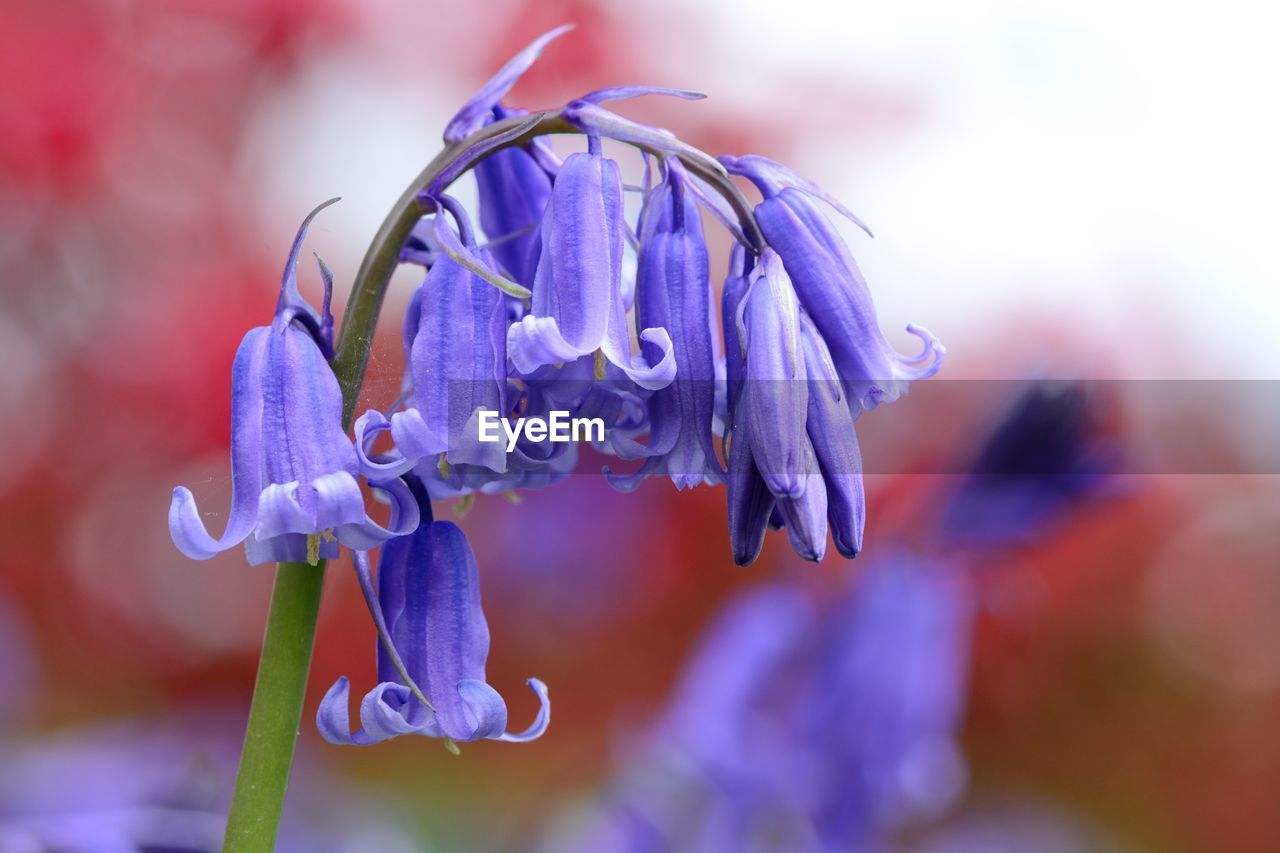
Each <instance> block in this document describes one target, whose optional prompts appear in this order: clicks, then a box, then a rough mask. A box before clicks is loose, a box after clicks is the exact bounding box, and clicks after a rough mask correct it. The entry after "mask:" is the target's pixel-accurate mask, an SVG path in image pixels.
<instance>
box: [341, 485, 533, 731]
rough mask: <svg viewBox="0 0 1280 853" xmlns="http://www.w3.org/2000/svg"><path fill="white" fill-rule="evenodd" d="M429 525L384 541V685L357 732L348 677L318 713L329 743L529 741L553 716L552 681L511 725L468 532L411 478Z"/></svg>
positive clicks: (379, 610) (365, 708)
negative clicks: (439, 515) (524, 718)
mask: <svg viewBox="0 0 1280 853" xmlns="http://www.w3.org/2000/svg"><path fill="white" fill-rule="evenodd" d="M410 482H411V488H412V489H413V492H414V495H415V497H416V498H417V500H418V502H419V504H420V514H421V516H422V518H423V523H422V524H421V525H420V526H419V527H418V529H417V530H416V531H415V532H414V533H412V534H411V535H408V536H403V537H400V538H397V539H393V540H391V541H390V542H388V543H387V544H386V545H384V546H383V547H382V555H381V559H380V560H379V566H378V578H377V583H378V594H377V597H376V601H375V602H373V604H374V605H375V608H376V612H375V622H376V623H378V624H379V628H380V634H381V635H382V636H381V637H380V639H379V645H378V653H377V660H378V681H379V683H378V685H377V686H376V687H374V688H373V689H372V690H371V691H369V693H368V694H367V695H366V696H365V697H364V700H363V701H362V702H361V703H360V723H361V728H359V729H357V730H356V731H354V732H352V731H351V726H350V722H349V717H348V704H349V692H350V686H349V682H348V680H347V678H346V677H345V676H343V677H342V678H339V679H338V681H337V682H336V683H335V684H334V685H333V687H331V688H330V689H329V692H328V693H326V694H325V697H324V699H323V700H322V701H321V703H320V708H319V711H318V712H317V714H316V725H317V727H318V728H319V730H320V734H321V735H322V736H323V737H324V738H325V740H327V741H329V742H330V743H335V744H356V745H360V746H368V745H371V744H375V743H380V742H382V741H384V740H389V739H391V738H394V737H398V736H400V735H405V734H416V735H424V736H426V737H437V738H447V739H449V740H451V741H457V742H466V741H473V740H478V739H481V738H487V739H492V740H505V741H529V740H534V739H536V738H538V737H541V735H542V733H543V732H544V731H546V728H547V725H548V723H549V722H550V719H551V704H550V700H549V699H548V698H547V688H546V685H544V684H543V683H542V682H541V681H539V680H538V679H536V678H531V679H529V682H528V683H529V687H530V688H532V690H533V692H534V693H535V694H536V695H537V697H538V700H539V702H540V703H541V709H540V710H539V712H538V715H537V718H536V719H535V720H534V722H533V724H532V725H531V726H530V727H529V728H528V729H526V730H525V731H524V732H522V733H519V734H512V733H509V732H507V731H506V728H507V705H506V702H504V701H503V699H502V697H501V696H500V695H499V694H498V692H497V691H496V690H494V689H493V688H492V687H490V686H489V684H488V683H487V682H486V681H485V663H486V661H487V659H488V657H489V625H488V623H487V622H486V621H485V618H484V611H483V610H482V609H481V607H480V575H479V572H478V571H477V568H476V560H475V556H474V555H473V554H472V552H471V546H470V545H469V544H468V543H467V539H466V536H465V535H463V533H462V531H461V530H460V529H459V528H458V526H457V525H455V524H453V523H452V522H448V521H431V520H430V519H431V508H430V500H429V498H428V496H427V494H426V491H425V489H424V487H423V486H422V484H421V483H420V482H419V481H416V480H413V479H411V480H410Z"/></svg>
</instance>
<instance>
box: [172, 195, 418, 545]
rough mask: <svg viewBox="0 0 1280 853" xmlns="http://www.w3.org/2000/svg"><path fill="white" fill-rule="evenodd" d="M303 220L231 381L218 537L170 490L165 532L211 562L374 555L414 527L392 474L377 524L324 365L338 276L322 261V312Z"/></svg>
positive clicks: (187, 500) (183, 495)
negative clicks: (227, 489) (308, 289)
mask: <svg viewBox="0 0 1280 853" xmlns="http://www.w3.org/2000/svg"><path fill="white" fill-rule="evenodd" d="M336 200H337V199H334V200H332V201H328V202H325V204H322V205H320V206H319V207H317V208H316V209H315V210H313V211H311V213H310V214H308V215H307V218H306V219H305V220H303V223H302V227H301V228H299V229H298V235H297V237H296V238H295V239H294V242H293V248H292V249H291V250H290V252H289V258H288V261H287V262H286V263H285V269H284V276H283V278H282V280H281V284H280V298H279V300H278V302H277V304H276V315H275V320H274V321H273V322H272V324H271V325H270V326H261V327H258V328H256V329H252V330H250V332H249V333H248V334H247V335H245V337H244V340H243V341H242V342H241V344H240V349H239V351H238V352H237V353H236V358H235V363H234V365H233V367H232V380H231V393H232V404H231V477H232V500H231V511H230V513H229V514H228V518H227V526H226V529H225V531H224V532H223V534H222V537H221V538H219V539H214V538H213V537H212V536H210V535H209V533H208V531H207V530H206V529H205V526H204V523H203V522H202V521H201V520H200V513H199V510H198V509H197V508H196V503H195V497H194V496H193V495H192V494H191V492H190V490H188V489H187V488H186V487H185V486H178V487H176V488H175V489H174V490H173V501H172V503H171V504H170V507H169V531H170V533H171V535H172V536H173V541H174V543H175V544H176V545H177V546H178V549H179V550H180V551H182V553H183V554H185V555H187V556H188V557H190V558H192V559H195V560H206V559H209V558H210V557H212V556H214V555H215V554H217V553H219V552H220V551H225V550H226V549H228V548H231V547H233V546H235V545H238V544H239V543H241V542H244V543H245V551H246V553H247V555H248V558H249V562H250V563H253V564H258V563H267V562H279V561H286V560H287V561H295V562H301V561H303V560H306V561H308V562H311V563H314V562H316V560H317V559H319V558H330V557H335V556H337V553H338V544H339V543H342V544H345V545H347V546H348V547H351V548H359V549H368V548H373V547H376V546H377V545H379V544H381V543H382V542H385V541H386V540H388V539H390V538H392V537H394V536H399V535H403V534H404V533H407V532H409V531H411V530H413V529H414V528H415V527H416V526H417V524H418V516H417V507H416V505H415V504H414V502H413V500H412V497H411V496H410V495H409V492H408V489H407V488H405V486H404V484H403V483H401V482H400V481H399V480H396V479H394V478H392V479H390V480H386V481H380V482H379V483H378V484H377V485H378V486H379V487H380V488H381V489H382V490H383V491H384V492H385V493H386V494H387V495H388V496H389V497H390V498H391V501H392V515H391V527H390V529H386V528H383V527H381V526H379V525H378V524H377V523H375V522H374V521H373V520H372V519H371V518H369V516H368V514H367V512H366V511H365V506H364V498H363V496H362V494H361V491H360V485H359V482H358V481H357V476H358V475H359V474H360V473H361V471H360V465H359V459H358V457H357V454H356V449H355V447H354V446H353V444H352V442H351V440H350V439H349V438H347V435H346V433H345V432H344V431H343V428H342V394H341V391H340V390H339V388H338V381H337V378H336V377H335V376H334V375H333V371H332V369H330V367H329V365H328V363H327V362H326V359H328V358H331V357H332V356H333V315H332V314H331V313H330V311H329V300H330V297H331V295H332V291H333V276H332V274H331V273H330V272H329V270H328V268H327V267H325V265H324V262H323V261H319V258H317V261H319V263H320V274H321V277H322V278H323V279H324V294H325V295H324V305H323V307H322V309H321V311H320V312H316V310H315V309H314V308H312V307H311V305H310V304H308V303H307V301H306V300H305V299H304V298H303V297H302V294H301V293H299V292H298V282H297V266H298V252H299V251H300V249H301V248H302V240H303V238H304V237H305V236H306V232H307V226H308V225H309V224H310V223H311V220H312V219H313V218H314V217H315V215H316V214H317V213H319V212H320V211H321V210H322V209H324V208H325V207H327V206H328V205H330V204H332V203H333V202H334V201H336Z"/></svg>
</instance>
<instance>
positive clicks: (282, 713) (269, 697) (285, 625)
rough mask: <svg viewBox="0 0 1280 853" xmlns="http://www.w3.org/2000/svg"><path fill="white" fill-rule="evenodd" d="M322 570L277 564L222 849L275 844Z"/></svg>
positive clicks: (253, 849)
mask: <svg viewBox="0 0 1280 853" xmlns="http://www.w3.org/2000/svg"><path fill="white" fill-rule="evenodd" d="M324 569H325V563H324V560H321V561H320V562H319V564H318V565H315V566H309V565H307V564H306V563H281V564H280V567H279V568H278V569H277V570H276V583H275V589H274V590H273V591H272V593H271V612H270V614H269V615H268V616H267V631H266V635H265V636H264V637H263V640H262V657H261V659H260V660H259V662H258V680H257V682H256V683H255V684H254V688H253V704H252V705H251V706H250V708H249V726H248V729H247V731H246V732H245V738H244V750H243V752H241V754H240V770H239V772H238V773H237V774H236V787H235V793H234V795H233V796H232V799H231V812H230V814H228V815H227V834H226V837H225V838H224V839H223V842H222V849H223V850H224V851H234V853H241V851H246V853H259V851H262V853H269V851H271V850H274V849H275V839H276V830H277V828H278V827H279V824H280V809H281V808H282V807H283V805H284V793H285V789H286V787H287V786H288V784H289V768H290V766H291V765H292V764H293V749H294V746H295V744H296V743H297V740H298V724H299V722H300V721H301V719H302V700H303V697H304V696H305V694H306V690H307V673H308V671H309V670H310V668H311V647H312V644H313V642H314V640H315V635H316V619H317V617H318V615H319V612H320V591H321V589H322V588H323V587H324Z"/></svg>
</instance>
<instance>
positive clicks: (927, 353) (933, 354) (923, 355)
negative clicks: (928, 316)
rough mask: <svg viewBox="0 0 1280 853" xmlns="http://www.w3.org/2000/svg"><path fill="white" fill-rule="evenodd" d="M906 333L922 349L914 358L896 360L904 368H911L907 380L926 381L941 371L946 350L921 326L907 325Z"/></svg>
mask: <svg viewBox="0 0 1280 853" xmlns="http://www.w3.org/2000/svg"><path fill="white" fill-rule="evenodd" d="M907 332H908V333H910V334H912V335H915V336H916V337H917V338H919V339H920V341H921V343H922V347H921V350H920V352H919V354H917V355H914V356H904V355H899V356H898V360H899V362H900V363H901V364H903V365H904V366H905V367H909V368H911V370H910V372H909V378H911V379H928V378H929V377H930V376H933V375H934V374H935V373H937V372H938V371H939V370H941V369H942V362H943V361H945V360H946V357H947V348H946V346H944V345H943V343H942V341H940V340H939V339H938V336H937V335H935V334H933V333H932V332H930V331H929V330H928V329H926V328H924V327H923V326H917V325H915V324H914V323H908V324H907Z"/></svg>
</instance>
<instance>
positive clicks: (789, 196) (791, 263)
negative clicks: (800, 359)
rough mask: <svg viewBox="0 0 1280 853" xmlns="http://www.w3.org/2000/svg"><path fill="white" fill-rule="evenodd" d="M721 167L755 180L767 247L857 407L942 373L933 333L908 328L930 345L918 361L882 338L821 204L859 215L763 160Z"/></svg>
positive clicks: (727, 160)
mask: <svg viewBox="0 0 1280 853" xmlns="http://www.w3.org/2000/svg"><path fill="white" fill-rule="evenodd" d="M720 160H721V162H722V163H723V164H724V165H725V167H726V168H727V169H728V170H729V171H730V172H731V173H733V174H737V175H743V176H745V177H747V178H749V179H750V180H751V181H752V182H753V183H755V184H756V186H757V187H758V188H759V190H760V192H761V194H762V195H763V196H764V200H763V201H761V202H760V204H758V205H757V206H756V208H755V216H756V221H757V222H758V223H759V225H760V230H761V231H762V232H763V233H764V236H765V238H766V239H767V240H768V242H769V245H770V246H771V247H773V249H774V250H775V251H777V253H778V254H779V255H781V256H782V262H783V264H784V265H785V266H786V268H787V273H788V274H789V275H790V277H791V280H792V282H793V283H794V284H795V288H796V292H797V294H798V295H799V297H800V304H801V305H802V306H803V307H804V309H805V311H807V312H808V314H809V316H810V317H812V318H813V321H814V323H815V324H816V326H817V328H818V330H819V331H820V332H821V333H822V337H823V338H824V339H825V341H826V343H827V346H828V347H830V349H831V355H832V358H833V362H834V364H835V368H836V371H837V372H838V374H839V376H840V379H841V381H842V382H843V383H844V384H845V386H846V388H847V389H848V392H849V394H850V398H851V399H850V402H851V403H855V404H857V405H858V406H859V407H860V408H861V409H873V408H875V407H876V406H877V405H878V404H880V403H882V402H886V403H887V402H892V401H893V400H896V399H897V398H898V397H899V396H901V395H902V394H903V393H905V391H906V389H907V386H908V385H909V384H910V382H912V381H913V380H916V379H924V378H927V377H929V376H932V375H933V374H935V373H936V372H937V371H938V369H939V368H940V367H941V366H942V359H943V357H944V356H945V355H946V349H945V348H944V347H943V346H942V344H941V343H940V342H939V341H938V339H937V338H936V337H934V336H933V335H932V334H930V333H929V332H928V331H927V330H925V329H923V328H920V327H918V326H907V331H909V332H910V333H911V334H913V335H916V336H917V337H919V338H920V339H921V340H922V341H923V342H924V347H923V349H922V351H921V352H920V354H919V355H916V356H904V355H902V354H900V353H899V352H897V351H896V350H895V349H894V348H893V347H892V346H890V344H889V342H888V341H887V340H886V339H885V337H884V333H883V332H881V331H880V325H879V322H878V321H877V319H876V310H875V304H874V303H873V302H872V300H871V292H870V290H869V289H868V288H867V283H866V280H865V279H864V278H863V277H862V273H861V272H860V271H859V270H858V267H857V264H855V263H854V260H853V256H852V255H851V254H850V253H849V248H848V246H847V245H845V242H844V239H843V238H842V237H841V236H840V234H839V232H838V231H837V230H836V229H835V227H834V226H833V225H832V224H831V221H830V220H829V219H827V217H826V215H825V214H823V212H822V211H821V210H820V209H819V208H818V205H817V203H816V201H815V199H822V200H824V201H827V202H830V203H831V204H833V205H834V206H835V207H836V209H837V210H838V211H840V212H841V213H843V214H845V215H847V216H848V217H849V218H851V219H852V220H853V221H854V222H855V223H856V224H858V225H859V226H862V223H861V222H860V221H859V220H858V219H857V218H856V217H854V216H853V214H851V213H849V212H848V211H847V210H845V208H844V207H843V206H841V205H840V204H839V203H838V202H836V201H835V200H834V199H832V198H831V197H830V196H828V195H827V194H826V193H824V192H822V190H820V189H819V188H818V187H816V186H815V185H814V184H812V183H810V182H808V181H805V180H804V179H802V178H800V177H799V176H797V175H796V174H795V173H794V172H792V171H791V170H790V169H787V168H786V167H785V166H782V165H780V164H778V163H775V162H773V161H772V160H768V159H766V158H764V157H759V156H746V157H736V158H735V157H721V158H720ZM862 227H864V228H865V226H862Z"/></svg>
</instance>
